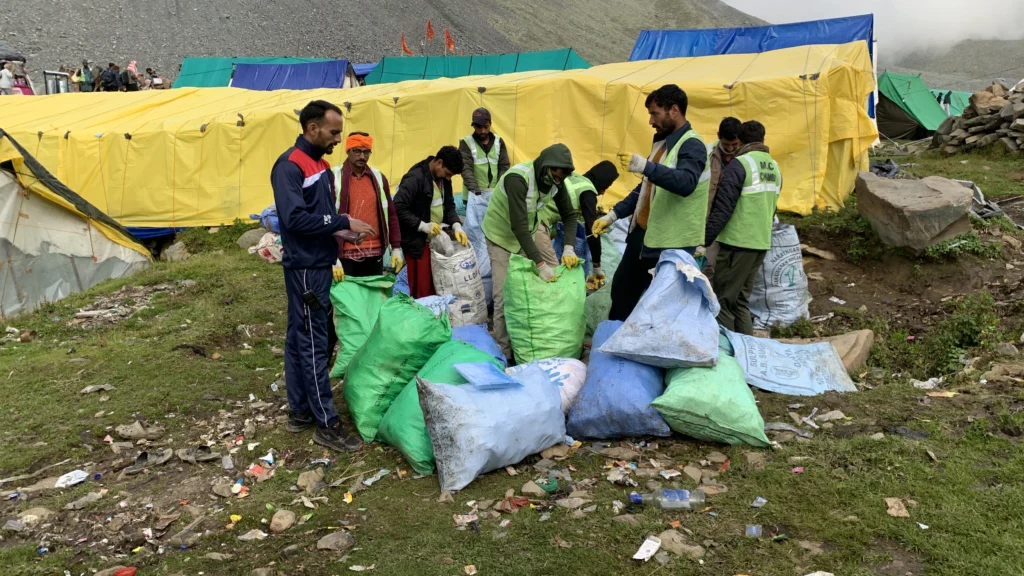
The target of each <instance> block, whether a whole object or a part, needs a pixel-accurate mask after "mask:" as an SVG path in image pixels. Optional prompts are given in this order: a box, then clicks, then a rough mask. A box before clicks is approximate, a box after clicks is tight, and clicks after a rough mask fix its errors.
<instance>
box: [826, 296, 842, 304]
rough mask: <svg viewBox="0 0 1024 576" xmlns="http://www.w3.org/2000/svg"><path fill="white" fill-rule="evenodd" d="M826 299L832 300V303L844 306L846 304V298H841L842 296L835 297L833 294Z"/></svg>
mask: <svg viewBox="0 0 1024 576" xmlns="http://www.w3.org/2000/svg"><path fill="white" fill-rule="evenodd" d="M828 301H829V302H832V303H834V304H838V305H840V306H845V305H846V300H843V299H842V298H836V297H835V296H831V297H829V299H828Z"/></svg>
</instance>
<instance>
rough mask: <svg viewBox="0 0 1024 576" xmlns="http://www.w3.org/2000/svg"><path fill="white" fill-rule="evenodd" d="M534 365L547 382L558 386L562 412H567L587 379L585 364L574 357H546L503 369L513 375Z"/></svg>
mask: <svg viewBox="0 0 1024 576" xmlns="http://www.w3.org/2000/svg"><path fill="white" fill-rule="evenodd" d="M534 366H536V367H537V368H539V369H540V370H541V371H542V372H543V373H544V375H545V376H547V377H548V382H551V384H553V385H555V386H557V387H558V394H559V396H561V398H562V412H564V413H566V414H568V413H569V410H570V409H571V408H572V406H573V404H575V403H576V399H577V398H578V397H579V395H580V390H581V389H582V388H583V383H584V382H586V381H587V365H586V364H584V363H583V362H580V361H579V360H576V359H574V358H546V359H544V360H537V361H535V362H530V363H529V364H520V365H518V366H513V367H512V368H509V369H507V370H505V373H506V374H508V375H510V376H513V377H514V376H515V375H517V374H520V373H522V372H523V371H524V370H526V369H527V368H530V367H534Z"/></svg>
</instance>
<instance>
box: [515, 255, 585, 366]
mask: <svg viewBox="0 0 1024 576" xmlns="http://www.w3.org/2000/svg"><path fill="white" fill-rule="evenodd" d="M555 276H556V277H557V278H558V279H557V280H556V281H555V282H545V281H544V280H543V279H542V278H541V277H540V276H539V275H538V273H537V265H536V264H534V263H533V261H532V260H530V259H528V258H523V257H522V256H519V255H518V254H512V257H511V258H510V259H509V262H508V276H507V277H506V278H505V290H504V296H505V326H506V328H507V329H508V336H509V340H510V341H511V343H512V350H513V352H515V357H516V360H517V361H518V362H520V363H526V362H532V361H534V360H543V359H544V358H579V357H580V354H582V353H583V338H584V337H585V334H586V331H587V323H586V318H585V317H584V308H585V306H586V299H587V288H586V277H585V276H584V275H583V268H581V267H579V266H577V267H576V268H574V269H572V270H569V269H567V268H566V267H565V266H559V267H558V268H556V269H555Z"/></svg>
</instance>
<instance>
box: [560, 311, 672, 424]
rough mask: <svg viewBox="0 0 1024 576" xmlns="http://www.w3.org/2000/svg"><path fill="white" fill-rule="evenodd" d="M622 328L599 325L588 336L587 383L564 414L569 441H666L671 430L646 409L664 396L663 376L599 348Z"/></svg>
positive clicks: (612, 323)
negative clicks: (653, 438) (590, 345)
mask: <svg viewBox="0 0 1024 576" xmlns="http://www.w3.org/2000/svg"><path fill="white" fill-rule="evenodd" d="M620 326H622V322H616V321H612V320H609V321H606V322H602V323H601V324H600V325H598V327H597V331H596V332H594V349H593V350H592V351H591V353H590V366H589V367H588V369H587V381H586V383H584V384H583V389H582V390H580V394H579V396H578V397H577V398H576V404H574V405H573V407H572V410H570V411H569V419H568V421H567V422H566V425H565V427H566V431H567V432H568V433H569V435H570V436H572V437H573V438H635V437H639V436H669V435H671V434H672V430H671V429H670V428H669V426H668V423H666V422H665V419H664V418H662V417H661V414H660V413H659V412H658V411H657V410H655V409H654V407H653V406H651V402H653V401H654V400H655V399H657V398H658V397H659V396H661V394H662V393H663V392H664V391H665V371H664V370H662V369H661V368H656V367H654V366H647V365H644V364H640V363H639V362H633V361H632V360H626V359H625V358H619V357H618V356H612V355H610V354H605V353H603V352H601V351H599V350H597V348H599V347H600V346H601V345H602V344H604V343H605V341H607V340H608V338H610V337H611V335H612V334H614V333H615V331H616V330H618V329H619V327H620Z"/></svg>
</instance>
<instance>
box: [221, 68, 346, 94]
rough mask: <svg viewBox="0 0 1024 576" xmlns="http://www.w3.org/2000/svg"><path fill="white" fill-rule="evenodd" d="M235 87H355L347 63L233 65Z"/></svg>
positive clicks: (297, 88) (272, 88) (284, 88)
mask: <svg viewBox="0 0 1024 576" xmlns="http://www.w3.org/2000/svg"><path fill="white" fill-rule="evenodd" d="M231 85H232V86H233V87H235V88H246V89H249V90H264V91H269V90H314V89H316V88H351V87H353V86H358V85H359V80H358V79H357V78H356V73H355V70H353V69H352V65H351V64H349V62H348V60H327V61H324V62H303V63H301V64H246V63H244V62H241V63H238V64H235V75H234V77H233V78H232V79H231Z"/></svg>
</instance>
